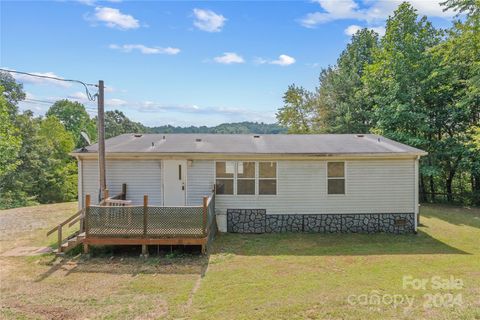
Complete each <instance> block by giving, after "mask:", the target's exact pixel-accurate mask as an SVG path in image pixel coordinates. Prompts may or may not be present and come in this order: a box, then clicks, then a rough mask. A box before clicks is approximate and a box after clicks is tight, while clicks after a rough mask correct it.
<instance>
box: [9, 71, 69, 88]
mask: <svg viewBox="0 0 480 320" xmlns="http://www.w3.org/2000/svg"><path fill="white" fill-rule="evenodd" d="M3 69H8V70H12V71H15V70H14V69H9V68H3ZM29 73H31V74H35V75H38V76H46V77H54V78H59V79H63V78H62V77H60V76H59V75H56V74H55V73H53V72H29ZM11 75H12V76H13V77H14V78H15V80H17V81H18V82H21V83H27V84H33V85H53V86H59V87H64V88H68V87H71V86H72V84H71V83H69V82H65V81H59V80H55V79H48V78H39V77H33V76H29V75H26V74H19V73H13V72H12V73H11Z"/></svg>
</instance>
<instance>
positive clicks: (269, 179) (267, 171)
mask: <svg viewBox="0 0 480 320" xmlns="http://www.w3.org/2000/svg"><path fill="white" fill-rule="evenodd" d="M258 178H259V179H258V194H277V163H276V162H259V163H258Z"/></svg>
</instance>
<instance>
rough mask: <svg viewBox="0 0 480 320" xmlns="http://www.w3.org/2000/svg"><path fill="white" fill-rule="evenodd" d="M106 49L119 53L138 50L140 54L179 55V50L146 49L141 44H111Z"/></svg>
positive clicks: (167, 48) (170, 48)
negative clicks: (118, 51)
mask: <svg viewBox="0 0 480 320" xmlns="http://www.w3.org/2000/svg"><path fill="white" fill-rule="evenodd" d="M108 47H109V48H110V49H113V50H120V51H123V52H132V51H133V50H138V51H139V52H140V53H142V54H168V55H176V54H178V53H180V49H179V48H172V47H166V48H163V47H147V46H144V45H143V44H124V45H117V44H111V45H109V46H108Z"/></svg>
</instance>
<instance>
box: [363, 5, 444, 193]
mask: <svg viewBox="0 0 480 320" xmlns="http://www.w3.org/2000/svg"><path fill="white" fill-rule="evenodd" d="M440 36H441V34H440V32H439V31H437V30H435V29H434V28H433V26H432V25H431V23H430V22H429V21H428V20H427V18H426V17H421V18H419V17H418V15H417V13H416V10H415V9H414V8H413V7H412V6H411V5H410V4H408V3H402V4H401V5H400V6H399V7H398V8H397V10H395V12H394V14H393V16H391V17H389V19H388V20H387V25H386V32H385V35H384V37H383V38H382V39H381V41H380V48H379V49H378V50H376V51H375V52H374V56H373V62H372V63H371V64H369V65H368V66H367V67H366V69H365V73H364V76H363V78H362V79H363V83H364V95H365V97H366V99H368V100H369V101H370V103H371V104H372V108H373V112H372V116H373V121H374V126H373V128H372V131H374V132H375V133H379V134H382V135H384V136H387V137H389V138H392V139H394V140H397V141H400V142H403V143H406V144H408V145H411V146H414V147H417V148H421V149H424V150H426V151H428V152H429V156H428V157H426V158H422V166H421V179H420V180H421V188H422V191H425V186H426V182H425V181H424V177H428V178H429V179H430V181H429V183H430V186H431V191H432V192H434V190H435V188H434V176H436V175H437V174H438V173H439V170H440V168H439V164H438V157H436V155H437V154H436V152H435V151H436V150H437V148H438V146H437V145H436V144H435V143H432V141H434V140H435V139H437V138H436V134H437V130H438V126H439V118H438V115H439V114H440V113H441V112H442V110H443V109H444V107H443V101H442V98H441V96H439V95H438V92H437V89H438V81H436V80H434V79H432V78H431V75H432V74H434V72H435V70H436V68H437V66H438V61H436V60H435V57H433V56H432V55H431V54H430V52H429V50H430V49H431V48H432V47H434V46H435V45H437V44H438V43H439V42H440V39H441V38H440Z"/></svg>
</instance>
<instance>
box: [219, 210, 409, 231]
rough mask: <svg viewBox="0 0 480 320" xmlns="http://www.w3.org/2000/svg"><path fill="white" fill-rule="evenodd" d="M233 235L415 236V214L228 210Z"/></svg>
mask: <svg viewBox="0 0 480 320" xmlns="http://www.w3.org/2000/svg"><path fill="white" fill-rule="evenodd" d="M227 231H228V232H233V233H276V232H309V233H314V232H317V233H377V232H385V233H395V234H402V233H412V232H414V231H415V214H414V213H374V214H372V213H360V214H267V213H266V209H228V210H227Z"/></svg>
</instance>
